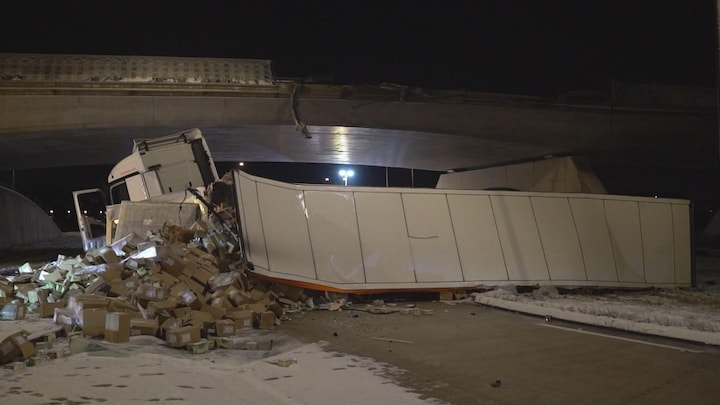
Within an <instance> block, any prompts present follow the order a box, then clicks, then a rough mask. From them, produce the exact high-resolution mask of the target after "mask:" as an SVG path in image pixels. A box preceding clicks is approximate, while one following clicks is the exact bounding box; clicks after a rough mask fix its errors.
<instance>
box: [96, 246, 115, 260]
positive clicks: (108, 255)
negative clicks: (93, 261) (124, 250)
mask: <svg viewBox="0 0 720 405" xmlns="http://www.w3.org/2000/svg"><path fill="white" fill-rule="evenodd" d="M99 253H100V256H99V257H100V258H102V261H103V262H105V263H107V264H118V263H119V262H120V258H119V257H118V256H117V255H116V254H115V251H113V250H112V249H110V248H109V247H103V248H101V249H100V252H99Z"/></svg>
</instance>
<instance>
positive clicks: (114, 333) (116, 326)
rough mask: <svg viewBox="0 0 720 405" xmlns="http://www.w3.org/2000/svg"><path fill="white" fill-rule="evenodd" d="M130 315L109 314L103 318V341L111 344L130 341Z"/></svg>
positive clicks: (121, 313) (120, 313) (125, 313)
mask: <svg viewBox="0 0 720 405" xmlns="http://www.w3.org/2000/svg"><path fill="white" fill-rule="evenodd" d="M131 320H132V314H130V313H127V312H110V313H107V315H106V317H105V331H104V334H105V340H107V341H108V342H112V343H124V342H128V341H129V340H130V322H131Z"/></svg>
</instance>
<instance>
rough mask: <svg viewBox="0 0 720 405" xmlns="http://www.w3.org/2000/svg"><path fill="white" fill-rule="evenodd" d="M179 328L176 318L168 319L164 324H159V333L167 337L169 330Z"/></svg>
mask: <svg viewBox="0 0 720 405" xmlns="http://www.w3.org/2000/svg"><path fill="white" fill-rule="evenodd" d="M180 326H181V325H180V323H179V321H178V320H177V319H176V318H168V319H166V320H165V321H164V322H162V323H160V331H161V332H162V333H163V335H167V333H168V332H169V331H170V330H171V329H176V328H179V327H180Z"/></svg>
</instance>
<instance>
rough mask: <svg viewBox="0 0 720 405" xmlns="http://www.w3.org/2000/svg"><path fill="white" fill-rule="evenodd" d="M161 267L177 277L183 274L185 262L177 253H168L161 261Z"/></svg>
mask: <svg viewBox="0 0 720 405" xmlns="http://www.w3.org/2000/svg"><path fill="white" fill-rule="evenodd" d="M160 267H161V268H162V270H163V271H164V272H166V273H169V274H171V275H173V276H175V277H177V276H179V275H180V274H182V272H183V269H184V268H185V261H184V260H183V258H182V257H180V256H178V255H176V254H175V253H167V254H166V255H165V256H164V257H163V258H162V260H161V261H160Z"/></svg>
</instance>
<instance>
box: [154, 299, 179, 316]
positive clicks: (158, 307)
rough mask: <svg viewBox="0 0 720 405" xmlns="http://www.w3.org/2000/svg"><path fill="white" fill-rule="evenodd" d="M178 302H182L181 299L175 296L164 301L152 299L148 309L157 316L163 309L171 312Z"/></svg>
mask: <svg viewBox="0 0 720 405" xmlns="http://www.w3.org/2000/svg"><path fill="white" fill-rule="evenodd" d="M178 304H180V301H179V300H178V299H176V298H175V297H170V298H168V299H166V300H162V301H150V302H149V303H148V306H147V309H148V311H150V312H151V314H152V315H154V316H157V315H158V314H160V313H161V312H163V311H167V312H168V313H171V312H172V311H173V310H175V308H176V307H177V306H178Z"/></svg>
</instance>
